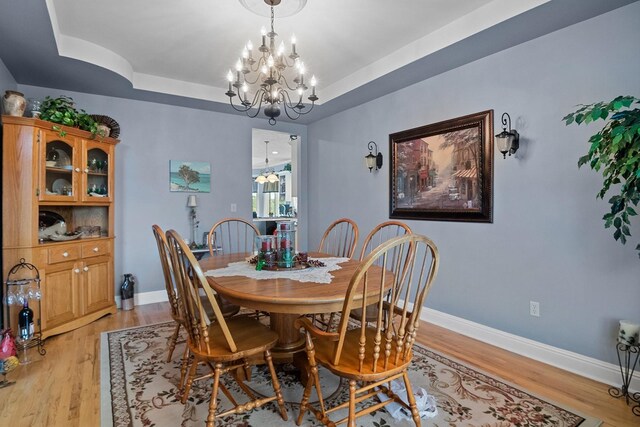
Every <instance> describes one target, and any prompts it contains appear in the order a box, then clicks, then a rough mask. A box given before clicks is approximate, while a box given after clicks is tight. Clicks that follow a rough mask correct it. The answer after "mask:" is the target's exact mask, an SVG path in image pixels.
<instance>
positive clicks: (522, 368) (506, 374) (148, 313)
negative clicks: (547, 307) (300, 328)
mask: <svg viewBox="0 0 640 427" xmlns="http://www.w3.org/2000/svg"><path fill="white" fill-rule="evenodd" d="M166 320H171V317H170V315H169V305H168V303H159V304H150V305H145V306H138V307H136V309H135V310H133V311H125V312H121V311H119V312H118V313H117V314H115V315H113V316H107V317H105V318H102V319H100V320H98V321H96V322H94V323H92V324H90V325H88V326H85V327H83V328H80V329H77V330H75V331H72V332H68V333H66V334H63V335H59V336H56V337H52V338H50V339H48V340H47V342H46V349H47V355H46V356H45V357H43V358H42V359H41V360H39V361H37V362H35V363H33V364H31V365H27V366H21V367H19V368H18V369H17V370H16V371H14V372H12V373H11V374H9V379H11V380H15V381H16V384H14V385H12V386H10V387H7V388H4V389H0V426H3V427H4V426H7V427H9V426H10V427H22V426H34V427H39V426H47V427H52V426H65V427H73V426H78V427H88V426H99V425H100V333H101V332H104V331H109V330H113V329H121V328H127V327H131V326H137V325H146V324H152V323H157V322H161V321H166ZM418 339H419V341H420V342H422V343H424V344H427V345H428V346H430V347H431V348H433V349H435V350H438V351H440V352H443V353H446V354H449V355H451V356H453V357H455V358H457V359H460V360H462V361H465V362H468V363H469V364H470V365H474V366H476V367H478V368H480V369H481V370H483V371H485V372H489V373H493V374H495V375H497V376H499V377H501V378H503V379H505V380H507V381H509V382H512V383H514V384H517V385H519V386H521V387H523V388H526V389H527V390H529V391H531V392H533V393H535V394H537V395H540V396H542V397H546V398H548V399H551V400H553V401H556V402H558V403H563V404H565V405H567V406H569V407H571V408H575V409H576V410H579V411H581V412H583V413H585V414H588V415H592V416H595V417H598V418H600V419H602V420H604V422H605V423H604V425H605V426H636V427H637V426H640V417H637V416H634V415H633V414H632V413H631V410H630V408H629V407H627V406H626V405H625V404H624V402H623V401H621V400H616V399H613V398H611V397H609V395H608V393H607V389H608V387H607V386H606V385H604V384H600V383H597V382H595V381H591V380H588V379H585V378H582V377H579V376H577V375H573V374H570V373H568V372H565V371H562V370H560V369H556V368H553V367H551V366H548V365H545V364H543V363H539V362H536V361H533V360H531V359H527V358H525V357H522V356H518V355H515V354H513V353H510V352H508V351H504V350H501V349H499V348H496V347H493V346H490V345H487V344H484V343H481V342H479V341H476V340H473V339H471V338H468V337H465V336H462V335H459V334H456V333H453V332H451V331H448V330H446V329H442V328H439V327H437V326H433V325H431V324H424V325H423V326H422V327H421V328H420V330H419V334H418ZM31 351H32V352H35V350H31ZM292 425H293V424H292Z"/></svg>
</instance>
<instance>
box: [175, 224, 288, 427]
mask: <svg viewBox="0 0 640 427" xmlns="http://www.w3.org/2000/svg"><path fill="white" fill-rule="evenodd" d="M167 244H168V246H169V252H170V254H171V259H172V261H173V265H174V273H175V279H176V283H177V285H178V286H177V289H178V297H179V298H178V301H179V308H180V310H181V313H182V315H183V317H184V319H185V320H186V321H185V328H186V330H187V335H188V338H187V345H188V346H189V351H190V352H191V354H192V355H193V358H194V360H193V363H192V364H191V367H190V368H189V374H188V377H187V384H186V386H185V391H184V393H183V396H182V400H183V403H184V401H185V400H186V399H185V398H186V396H187V395H188V393H189V390H190V388H191V385H192V383H193V381H195V380H201V379H205V378H211V377H213V385H212V391H211V400H210V402H209V414H208V416H207V419H206V425H207V427H213V426H214V425H215V421H216V418H222V417H225V416H227V415H229V414H236V413H242V412H247V411H249V410H252V409H254V408H258V407H260V406H262V405H264V404H266V403H269V402H273V401H276V403H277V405H278V410H279V412H280V415H281V416H282V419H283V420H285V421H286V420H287V419H288V417H287V411H286V409H285V406H284V399H283V398H282V393H281V391H280V383H279V382H278V377H277V376H276V371H275V368H274V366H273V360H272V357H271V351H270V350H271V349H272V348H273V347H274V346H275V344H276V342H277V341H278V334H276V333H275V332H274V331H272V330H271V329H269V328H268V327H267V326H265V325H263V324H261V323H260V322H259V321H257V320H255V319H252V318H249V317H247V316H234V317H231V318H228V319H225V318H224V316H223V315H222V311H221V310H220V306H219V305H218V302H217V301H216V299H215V298H214V294H213V291H212V289H211V288H210V287H209V285H208V283H207V280H206V278H205V277H204V273H203V271H202V269H201V268H200V265H199V264H198V261H197V260H196V258H195V256H194V255H193V253H191V251H190V250H189V247H188V246H187V244H186V243H185V242H184V240H183V239H182V237H180V235H179V234H178V233H177V232H176V231H174V230H169V231H168V232H167ZM200 291H203V292H204V293H205V295H206V297H207V298H208V300H209V303H210V305H211V307H212V308H213V312H214V317H213V318H211V319H210V320H211V321H210V322H209V319H208V318H207V315H206V313H205V310H204V305H203V301H202V299H201V298H199V292H200ZM260 359H264V362H265V363H266V364H267V366H268V368H269V373H270V374H271V383H272V385H273V391H274V395H273V396H268V397H264V396H261V397H256V395H255V394H254V393H253V392H252V391H251V389H250V388H249V387H248V386H247V385H246V384H244V382H243V381H242V379H240V377H239V376H238V374H237V372H238V370H239V369H243V368H245V367H246V366H247V364H248V363H250V362H249V360H251V362H252V363H255V362H256V361H258V360H260ZM199 365H205V366H207V367H209V368H211V372H209V373H207V374H205V375H203V376H200V377H198V378H196V373H197V369H198V366H199ZM225 373H228V374H230V375H231V376H232V377H233V378H234V379H235V380H236V382H237V383H238V386H239V387H240V389H241V390H243V391H244V392H245V393H246V394H247V396H248V397H249V399H250V401H249V402H247V403H244V404H239V403H238V402H237V401H236V400H235V399H234V397H233V396H232V395H231V393H230V392H229V390H228V389H227V387H226V386H225V384H224V382H222V381H221V379H220V377H221V376H222V375H223V374H225ZM219 390H221V391H222V392H223V393H224V394H225V395H226V396H227V398H228V399H229V401H230V402H231V404H232V405H233V408H232V409H229V410H226V411H224V412H222V413H217V407H218V391H219Z"/></svg>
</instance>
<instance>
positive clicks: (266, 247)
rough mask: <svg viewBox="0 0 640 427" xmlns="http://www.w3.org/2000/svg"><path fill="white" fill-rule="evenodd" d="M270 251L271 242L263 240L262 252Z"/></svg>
mask: <svg viewBox="0 0 640 427" xmlns="http://www.w3.org/2000/svg"><path fill="white" fill-rule="evenodd" d="M270 250H271V240H263V241H262V251H263V252H266V251H270Z"/></svg>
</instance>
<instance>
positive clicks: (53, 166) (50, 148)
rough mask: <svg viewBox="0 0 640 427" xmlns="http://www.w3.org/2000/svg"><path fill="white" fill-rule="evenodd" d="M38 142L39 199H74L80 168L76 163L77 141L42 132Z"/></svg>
mask: <svg viewBox="0 0 640 427" xmlns="http://www.w3.org/2000/svg"><path fill="white" fill-rule="evenodd" d="M43 134H44V138H43V139H44V141H41V142H40V145H41V152H40V154H41V155H40V159H41V169H40V170H41V171H42V172H41V174H40V188H39V189H38V190H39V199H40V200H48V201H66V202H70V201H76V200H78V195H77V192H78V191H77V190H78V185H79V184H78V182H77V179H76V177H77V176H79V172H80V169H79V168H78V167H77V165H76V157H77V153H78V150H77V143H76V140H75V139H73V138H64V137H60V136H59V135H57V134H56V133H52V132H44V133H43Z"/></svg>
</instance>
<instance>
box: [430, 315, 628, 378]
mask: <svg viewBox="0 0 640 427" xmlns="http://www.w3.org/2000/svg"><path fill="white" fill-rule="evenodd" d="M420 319H421V320H423V321H425V322H429V323H433V324H434V325H437V326H441V327H443V328H446V329H449V330H451V331H454V332H457V333H459V334H462V335H466V336H468V337H471V338H474V339H477V340H479V341H482V342H485V343H487V344H491V345H495V346H496V347H500V348H502V349H505V350H508V351H511V352H514V353H517V354H520V355H522V356H526V357H529V358H531V359H534V360H537V361H539V362H543V363H546V364H548V365H552V366H555V367H557V368H560V369H564V370H565V371H569V372H573V373H574V374H578V375H581V376H583V377H587V378H590V379H593V380H596V381H599V382H602V383H605V384H609V385H614V386H616V387H619V386H620V384H621V382H622V378H621V375H620V367H619V366H618V365H614V364H612V363H607V362H603V361H601V360H598V359H594V358H592V357H587V356H583V355H581V354H578V353H574V352H571V351H567V350H563V349H561V348H557V347H552V346H550V345H547V344H543V343H539V342H537V341H533V340H530V339H528V338H523V337H520V336H518V335H514V334H510V333H508V332H504V331H501V330H498V329H494V328H491V327H489V326H485V325H481V324H479V323H475V322H472V321H469V320H466V319H462V318H460V317H456V316H452V315H450V314H446V313H443V312H441V311H437V310H433V309H430V308H424V309H423V310H422V313H421V315H420ZM630 389H632V390H640V373H639V372H637V371H636V373H635V375H634V376H633V380H632V381H631V386H630Z"/></svg>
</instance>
